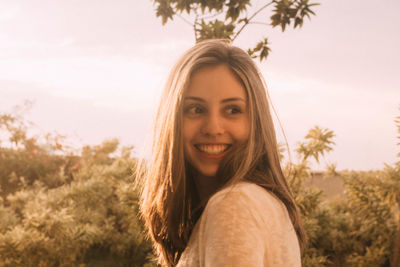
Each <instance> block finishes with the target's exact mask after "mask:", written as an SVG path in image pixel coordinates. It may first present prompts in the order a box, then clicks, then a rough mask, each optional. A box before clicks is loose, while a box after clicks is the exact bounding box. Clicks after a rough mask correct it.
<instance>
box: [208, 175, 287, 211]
mask: <svg viewBox="0 0 400 267" xmlns="http://www.w3.org/2000/svg"><path fill="white" fill-rule="evenodd" d="M222 203H224V206H225V205H229V204H232V205H233V204H234V205H243V206H244V207H246V206H247V207H253V208H254V205H256V206H261V207H262V208H263V210H265V209H266V208H268V207H269V208H278V209H282V208H283V209H285V210H286V207H285V206H284V204H283V203H282V202H281V200H279V198H278V197H276V196H275V194H273V193H272V192H270V191H268V190H267V189H265V188H263V187H261V186H259V185H257V184H255V183H251V182H247V181H242V182H239V183H236V184H234V185H230V186H228V187H226V188H223V189H222V190H220V191H218V192H217V193H215V194H214V195H213V196H212V197H211V198H210V200H209V203H208V204H207V205H211V206H213V205H221V204H222Z"/></svg>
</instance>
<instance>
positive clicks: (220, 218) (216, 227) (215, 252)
mask: <svg viewBox="0 0 400 267" xmlns="http://www.w3.org/2000/svg"><path fill="white" fill-rule="evenodd" d="M260 213H261V211H260V210H259V209H258V208H257V205H256V203H254V200H253V199H252V198H249V197H248V195H246V193H245V192H243V191H241V190H232V191H227V192H224V193H223V194H217V195H215V196H214V197H212V198H211V199H210V201H209V203H208V204H207V207H206V210H205V218H204V219H205V220H204V225H203V227H202V229H201V233H200V236H201V237H202V240H201V242H200V259H199V260H200V266H206V267H211V266H212V267H220V266H221V267H222V266H232V267H235V266H264V253H265V249H266V248H265V246H266V243H265V240H264V239H265V236H266V235H265V234H266V233H268V229H267V225H265V224H264V223H263V219H262V214H260Z"/></svg>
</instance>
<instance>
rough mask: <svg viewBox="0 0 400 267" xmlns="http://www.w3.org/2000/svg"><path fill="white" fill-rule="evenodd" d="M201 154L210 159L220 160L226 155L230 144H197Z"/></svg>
mask: <svg viewBox="0 0 400 267" xmlns="http://www.w3.org/2000/svg"><path fill="white" fill-rule="evenodd" d="M195 147H196V149H197V151H198V152H199V154H200V155H201V156H202V157H204V158H208V159H220V158H222V157H224V156H225V155H226V153H227V152H228V150H229V148H230V147H231V145H230V144H196V145H195Z"/></svg>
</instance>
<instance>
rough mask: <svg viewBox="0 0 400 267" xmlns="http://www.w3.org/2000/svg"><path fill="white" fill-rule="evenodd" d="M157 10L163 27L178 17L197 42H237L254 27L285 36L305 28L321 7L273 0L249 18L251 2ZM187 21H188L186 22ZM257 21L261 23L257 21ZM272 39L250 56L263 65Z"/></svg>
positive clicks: (200, 1)
mask: <svg viewBox="0 0 400 267" xmlns="http://www.w3.org/2000/svg"><path fill="white" fill-rule="evenodd" d="M153 2H154V4H155V6H156V16H157V17H160V18H161V22H162V25H165V24H166V23H167V22H168V21H169V20H173V19H174V18H175V17H176V16H178V17H180V18H181V19H183V20H184V21H185V22H186V23H188V24H189V25H191V26H192V27H193V30H194V35H195V40H196V42H199V41H201V40H205V39H212V38H227V39H231V40H232V41H233V40H235V39H236V38H237V37H238V36H239V35H240V33H241V32H242V31H243V30H244V29H245V28H246V27H247V26H248V25H250V24H263V25H265V26H269V27H271V28H273V27H277V26H278V27H281V29H282V32H283V31H285V29H286V28H287V27H288V26H292V25H293V28H297V27H299V28H300V27H301V26H303V23H304V18H305V17H308V18H309V19H310V18H311V15H315V13H314V11H313V10H312V9H311V8H312V7H313V6H316V5H319V4H317V3H310V2H309V0H272V1H266V2H265V3H263V4H262V6H261V7H260V8H258V9H257V10H255V11H254V12H253V13H252V14H249V12H248V11H249V10H251V2H250V0H229V1H227V0H207V1H205V0H167V1H166V0H153ZM269 7H271V8H272V9H271V10H270V12H271V13H272V15H271V16H270V17H269V18H268V17H265V16H264V17H262V18H260V16H259V14H260V13H261V12H262V11H263V10H265V9H267V8H269ZM185 17H187V18H185ZM256 18H257V19H259V20H258V21H256ZM270 50H271V49H270V47H269V42H268V39H267V38H265V37H263V38H262V40H261V41H260V42H258V43H257V44H256V45H255V46H254V47H253V48H249V49H248V52H249V54H250V55H251V56H252V57H254V58H259V59H260V61H262V60H264V59H266V58H267V57H268V54H269V52H270Z"/></svg>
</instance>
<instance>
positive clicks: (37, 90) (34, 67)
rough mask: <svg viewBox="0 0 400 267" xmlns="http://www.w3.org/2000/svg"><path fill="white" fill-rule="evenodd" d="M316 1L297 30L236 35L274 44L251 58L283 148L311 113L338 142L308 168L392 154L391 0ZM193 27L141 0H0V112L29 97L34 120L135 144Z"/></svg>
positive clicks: (395, 101)
mask: <svg viewBox="0 0 400 267" xmlns="http://www.w3.org/2000/svg"><path fill="white" fill-rule="evenodd" d="M264 2H265V1H262V0H255V1H252V3H253V6H254V7H257V6H260V5H261V4H262V3H264ZM319 2H320V3H321V6H318V7H315V8H314V10H315V12H316V14H317V16H314V17H312V19H311V21H308V20H307V21H305V23H304V26H303V28H301V29H300V30H299V29H296V30H288V31H286V32H284V33H282V32H281V31H280V30H279V29H274V30H270V28H269V27H266V26H262V25H251V27H250V28H248V29H246V30H245V31H244V32H243V34H242V35H241V36H240V37H239V38H238V39H237V40H236V41H235V43H234V44H235V45H237V46H240V47H242V48H244V49H247V48H248V47H249V46H251V45H254V44H255V43H256V42H257V41H258V40H259V39H261V37H262V36H265V37H269V38H270V42H271V49H272V52H271V55H270V57H269V58H268V59H267V61H265V62H263V63H261V64H260V63H259V62H257V64H258V66H259V67H260V69H261V71H262V73H263V75H264V77H265V80H266V82H267V84H268V90H269V93H270V95H271V99H272V103H273V105H274V107H275V109H276V111H277V114H278V117H279V119H280V121H281V122H282V125H283V129H284V132H285V134H286V136H287V139H288V143H289V146H290V148H291V149H292V150H293V149H295V148H296V143H297V142H298V141H300V140H303V138H304V136H305V135H306V134H307V132H308V130H309V129H310V128H311V127H313V126H315V125H319V126H320V127H323V128H329V129H331V130H333V131H334V132H335V134H336V137H335V142H336V145H335V147H334V150H333V151H332V152H330V153H329V154H328V155H327V156H326V157H325V159H324V160H322V163H321V164H320V165H318V166H317V165H315V164H314V168H316V169H322V168H324V166H325V163H336V164H337V167H338V169H339V170H342V169H355V170H369V169H381V168H383V166H384V163H388V164H391V163H393V162H395V161H396V160H398V159H397V158H396V153H397V152H398V151H399V148H398V146H396V143H397V142H398V139H396V135H397V134H396V127H395V124H394V119H395V117H396V116H399V115H400V110H399V108H398V107H399V105H400V53H399V51H398V48H399V47H400V20H399V19H398V11H399V10H400V1H398V0H381V1H372V0H352V1H346V0H321V1H319ZM269 16H270V14H269V13H268V12H265V13H261V14H260V16H259V19H258V20H259V21H262V20H263V19H264V20H265V19H266V18H268V17H269ZM193 36H194V35H193V32H192V28H191V27H190V26H189V25H187V24H185V23H184V22H183V21H182V20H179V19H176V20H175V21H173V22H169V23H167V24H166V25H165V26H162V25H161V20H160V19H158V18H156V16H155V11H154V6H153V5H152V2H151V1H150V0H140V1H133V0H129V1H128V0H118V1H115V0H114V1H111V0H102V1H98V0H96V1H94V0H84V1H82V0H79V1H78V0H70V1H61V0H58V1H57V0H36V1H29V0H0V112H5V111H10V109H11V107H12V106H14V105H21V104H22V103H23V101H24V99H30V100H33V101H34V103H35V104H34V106H33V108H32V110H31V111H30V113H29V114H28V115H27V118H28V119H29V120H31V121H33V122H34V123H35V125H36V126H35V129H36V131H39V132H42V133H46V132H55V131H56V132H58V133H60V134H63V135H67V136H68V138H69V139H70V140H73V141H71V142H75V143H76V144H98V143H100V142H101V141H103V140H104V139H107V138H112V137H117V138H119V139H120V140H121V142H122V144H125V145H129V144H132V145H134V146H135V147H136V150H135V151H137V152H139V151H141V150H142V148H143V144H144V142H145V139H146V136H147V135H148V134H150V129H151V122H152V117H153V114H154V110H155V106H156V103H157V101H158V97H159V94H160V91H161V89H162V87H163V84H164V82H165V80H166V78H167V75H168V72H169V70H170V69H171V67H172V65H173V64H174V62H175V61H176V60H177V58H178V57H179V56H180V54H181V53H182V52H183V51H184V50H186V49H188V48H189V47H191V46H192V45H193V44H194V37H193ZM279 139H280V141H282V140H283V139H282V134H279ZM292 157H294V156H293V155H292ZM294 159H295V157H294Z"/></svg>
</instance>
